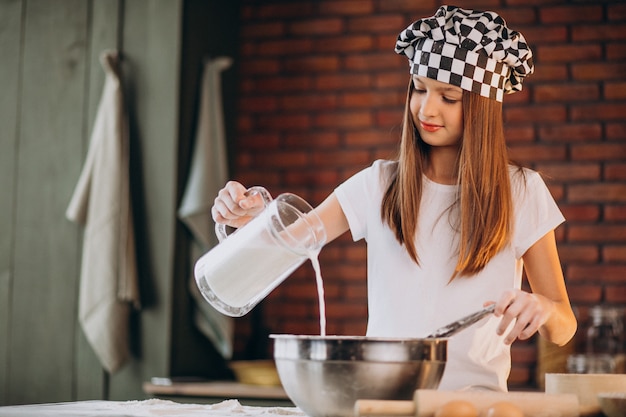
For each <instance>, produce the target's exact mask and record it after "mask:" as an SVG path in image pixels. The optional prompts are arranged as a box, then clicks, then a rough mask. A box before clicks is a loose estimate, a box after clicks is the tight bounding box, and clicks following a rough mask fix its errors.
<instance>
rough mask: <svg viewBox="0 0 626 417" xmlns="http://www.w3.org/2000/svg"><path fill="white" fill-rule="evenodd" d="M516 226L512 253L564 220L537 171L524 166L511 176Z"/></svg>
mask: <svg viewBox="0 0 626 417" xmlns="http://www.w3.org/2000/svg"><path fill="white" fill-rule="evenodd" d="M511 189H512V192H513V207H514V208H513V209H514V212H515V229H514V231H513V245H514V249H515V257H516V258H518V259H519V258H521V257H522V256H523V255H524V253H526V251H527V250H528V249H529V248H530V247H531V246H532V245H534V244H535V243H536V242H537V241H538V240H539V239H541V238H542V237H543V236H544V235H545V234H546V233H548V232H550V231H551V230H554V229H556V227H557V226H559V225H560V224H561V223H563V222H564V221H565V217H563V214H562V213H561V211H560V210H559V207H558V206H557V204H556V202H555V201H554V198H553V197H552V194H550V190H549V189H548V187H547V186H546V183H545V182H544V181H543V178H541V176H540V175H539V173H538V172H535V171H532V170H529V169H524V170H522V171H517V170H516V171H515V173H514V174H513V175H512V176H511Z"/></svg>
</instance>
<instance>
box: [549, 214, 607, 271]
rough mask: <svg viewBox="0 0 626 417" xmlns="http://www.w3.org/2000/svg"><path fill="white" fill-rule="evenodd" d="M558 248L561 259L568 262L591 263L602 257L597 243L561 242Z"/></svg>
mask: <svg viewBox="0 0 626 417" xmlns="http://www.w3.org/2000/svg"><path fill="white" fill-rule="evenodd" d="M566 217H567V216H566ZM558 249H559V257H560V258H561V261H562V262H565V263H567V264H574V263H577V264H579V263H585V264H590V263H596V262H598V260H599V259H600V254H599V250H598V247H597V246H596V245H567V244H560V245H559V247H558Z"/></svg>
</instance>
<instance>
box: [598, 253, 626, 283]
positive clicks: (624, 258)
mask: <svg viewBox="0 0 626 417" xmlns="http://www.w3.org/2000/svg"><path fill="white" fill-rule="evenodd" d="M602 258H603V259H604V260H605V261H606V262H621V263H626V244H624V245H608V246H605V247H603V248H602ZM624 281H625V282H626V276H625V277H624Z"/></svg>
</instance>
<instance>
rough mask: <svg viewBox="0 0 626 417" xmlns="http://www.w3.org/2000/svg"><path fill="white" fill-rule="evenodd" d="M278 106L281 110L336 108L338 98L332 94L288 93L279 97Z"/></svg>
mask: <svg viewBox="0 0 626 417" xmlns="http://www.w3.org/2000/svg"><path fill="white" fill-rule="evenodd" d="M277 101H278V103H279V105H278V108H279V109H282V110H291V111H293V110H296V111H303V110H321V111H324V110H326V111H327V110H330V109H335V108H337V103H338V99H337V96H336V95H334V94H315V93H314V94H310V93H309V94H290V95H286V96H283V97H280V98H279V99H278V100H277Z"/></svg>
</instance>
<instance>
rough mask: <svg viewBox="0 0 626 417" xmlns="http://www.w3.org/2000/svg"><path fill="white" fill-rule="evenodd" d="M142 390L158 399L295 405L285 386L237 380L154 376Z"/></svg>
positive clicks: (256, 404)
mask: <svg viewBox="0 0 626 417" xmlns="http://www.w3.org/2000/svg"><path fill="white" fill-rule="evenodd" d="M143 390H144V392H145V393H146V394H150V395H152V396H155V397H157V398H161V399H169V400H172V401H178V402H192V403H203V404H213V403H218V402H221V401H224V400H229V399H237V400H239V402H240V403H241V404H243V405H248V406H262V407H270V406H279V407H293V403H292V402H291V400H289V397H288V396H287V394H286V393H285V390H284V389H283V387H282V386H264V385H248V384H241V383H238V382H234V381H177V380H171V379H169V378H153V379H152V380H151V381H149V382H145V383H144V384H143Z"/></svg>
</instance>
